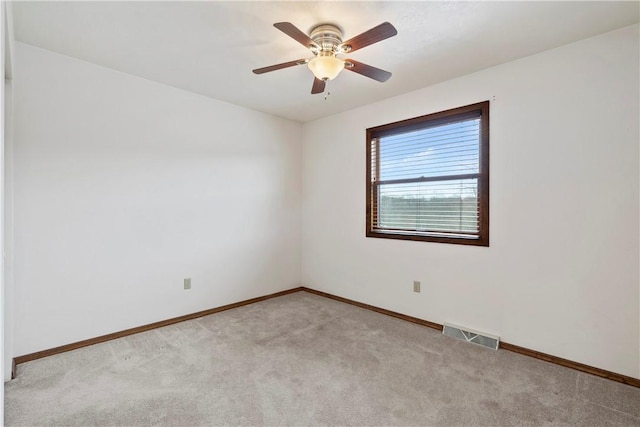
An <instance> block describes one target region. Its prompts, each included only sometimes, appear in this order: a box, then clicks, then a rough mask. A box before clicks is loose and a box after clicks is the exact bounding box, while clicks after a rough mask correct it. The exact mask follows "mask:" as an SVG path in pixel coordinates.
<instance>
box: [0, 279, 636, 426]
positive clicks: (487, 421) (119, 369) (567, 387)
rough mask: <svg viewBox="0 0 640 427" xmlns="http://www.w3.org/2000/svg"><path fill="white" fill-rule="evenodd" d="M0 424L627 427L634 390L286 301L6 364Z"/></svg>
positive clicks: (326, 306)
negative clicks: (10, 367)
mask: <svg viewBox="0 0 640 427" xmlns="http://www.w3.org/2000/svg"><path fill="white" fill-rule="evenodd" d="M5 423H6V425H7V426H17V425H29V426H31V425H78V426H88V425H99V426H107V425H118V426H147V425H164V426H197V425H203V426H209V425H271V426H276V425H277V426H281V425H354V426H355V425H367V426H374V425H393V426H396V425H429V426H480V425H492V426H494V425H495V426H508V425H518V426H520V425H571V426H573V425H589V426H611V425H615V426H620V425H636V426H640V389H638V388H634V387H630V386H626V385H623V384H619V383H615V382H612V381H609V380H605V379H601V378H598V377H594V376H591V375H588V374H583V373H580V372H577V371H574V370H571V369H567V368H563V367H559V366H556V365H552V364H549V363H546V362H543V361H540V360H536V359H532V358H529V357H526V356H521V355H518V354H515V353H511V352H508V351H504V350H499V351H493V350H488V349H485V348H482V347H478V346H475V345H471V344H467V343H465V342H462V341H458V340H455V339H453V338H449V337H446V336H443V335H442V334H441V333H439V332H438V331H435V330H432V329H429V328H425V327H423V326H419V325H415V324H412V323H408V322H405V321H402V320H398V319H395V318H391V317H388V316H385V315H382V314H378V313H374V312H371V311H367V310H363V309H360V308H357V307H353V306H351V305H348V304H344V303H341V302H337V301H333V300H329V299H326V298H323V297H320V296H316V295H313V294H309V293H306V292H297V293H295V294H290V295H286V296H283V297H279V298H274V299H271V300H267V301H263V302H260V303H256V304H252V305H249V306H244V307H241V308H237V309H233V310H229V311H226V312H222V313H218V314H214V315H211V316H207V317H203V318H199V319H195V320H191V321H187V322H183V323H179V324H175V325H172V326H168V327H165V328H161V329H156V330H153V331H149V332H145V333H141V334H138V335H133V336H129V337H126V338H122V339H118V340H114V341H110V342H107V343H103V344H98V345H95V346H91V347H86V348H83V349H79V350H75V351H72V352H68V353H64V354H60V355H57V356H52V357H49V358H45V359H40V360H36V361H33V362H28V363H24V364H22V365H19V367H18V377H17V378H16V379H15V380H13V381H11V382H9V383H7V384H6V385H5Z"/></svg>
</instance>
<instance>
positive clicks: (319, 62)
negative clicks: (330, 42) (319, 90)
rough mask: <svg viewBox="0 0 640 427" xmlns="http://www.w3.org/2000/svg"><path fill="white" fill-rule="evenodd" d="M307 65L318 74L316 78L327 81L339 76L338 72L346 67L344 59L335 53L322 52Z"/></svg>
mask: <svg viewBox="0 0 640 427" xmlns="http://www.w3.org/2000/svg"><path fill="white" fill-rule="evenodd" d="M307 65H308V66H309V69H310V70H311V72H312V73H313V75H314V76H316V79H320V80H324V81H327V80H333V79H335V78H336V77H338V74H340V71H342V69H343V68H344V61H343V60H342V59H339V58H336V57H335V56H334V55H327V54H324V53H320V54H318V56H316V57H315V58H313V59H311V60H310V61H309V64H307Z"/></svg>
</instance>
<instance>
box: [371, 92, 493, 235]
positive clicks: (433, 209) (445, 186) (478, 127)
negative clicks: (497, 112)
mask: <svg viewBox="0 0 640 427" xmlns="http://www.w3.org/2000/svg"><path fill="white" fill-rule="evenodd" d="M367 237H383V238H390V239H405V240H423V241H428V242H442V243H457V244H465V245H478V246H489V101H486V102H481V103H479V104H473V105H468V106H466V107H460V108H455V109H453V110H448V111H442V112H439V113H435V114H429V115H427V116H422V117H416V118H413V119H409V120H404V121H401V122H397V123H391V124H387V125H383V126H377V127H374V128H370V129H367Z"/></svg>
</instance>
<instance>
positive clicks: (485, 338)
mask: <svg viewBox="0 0 640 427" xmlns="http://www.w3.org/2000/svg"><path fill="white" fill-rule="evenodd" d="M442 333H443V334H445V335H448V336H450V337H453V338H458V339H461V340H465V341H467V342H470V343H473V344H478V345H481V346H483V347H488V348H490V349H492V350H497V349H498V347H499V346H500V338H499V337H496V336H495V335H490V334H485V333H484V332H478V331H474V330H473V329H469V328H463V327H462V326H456V325H452V324H451V323H447V322H445V323H444V328H443V329H442Z"/></svg>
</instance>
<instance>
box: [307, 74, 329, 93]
mask: <svg viewBox="0 0 640 427" xmlns="http://www.w3.org/2000/svg"><path fill="white" fill-rule="evenodd" d="M325 85H326V82H325V81H324V80H320V79H317V78H315V77H314V79H313V86H311V93H312V94H316V93H322V92H324V87H325Z"/></svg>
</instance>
